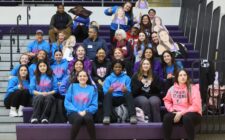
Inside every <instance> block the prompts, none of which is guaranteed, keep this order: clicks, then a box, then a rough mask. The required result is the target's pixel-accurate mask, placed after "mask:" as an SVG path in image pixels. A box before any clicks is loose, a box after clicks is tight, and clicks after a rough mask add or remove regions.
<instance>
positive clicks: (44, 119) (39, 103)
mask: <svg viewBox="0 0 225 140" xmlns="http://www.w3.org/2000/svg"><path fill="white" fill-rule="evenodd" d="M57 89H58V87H57V79H56V78H55V76H53V72H52V70H51V68H50V66H49V65H48V63H47V62H45V61H43V60H41V61H39V62H38V64H37V69H36V71H35V76H34V77H33V78H32V79H31V82H30V93H31V94H32V95H34V97H33V108H34V110H33V115H32V117H31V123H38V121H41V123H48V118H49V115H50V111H51V107H52V104H53V103H54V99H55V97H54V96H53V95H54V94H56V93H57Z"/></svg>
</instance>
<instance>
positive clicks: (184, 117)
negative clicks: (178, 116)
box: [182, 114, 191, 124]
mask: <svg viewBox="0 0 225 140" xmlns="http://www.w3.org/2000/svg"><path fill="white" fill-rule="evenodd" d="M182 121H183V124H189V123H191V118H190V117H189V116H188V115H186V114H185V115H183V118H182Z"/></svg>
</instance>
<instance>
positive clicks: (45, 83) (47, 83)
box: [30, 74, 58, 95]
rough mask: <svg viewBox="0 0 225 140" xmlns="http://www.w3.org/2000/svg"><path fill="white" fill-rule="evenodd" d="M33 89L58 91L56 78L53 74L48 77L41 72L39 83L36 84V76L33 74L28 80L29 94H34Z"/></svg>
mask: <svg viewBox="0 0 225 140" xmlns="http://www.w3.org/2000/svg"><path fill="white" fill-rule="evenodd" d="M34 90H36V91H39V92H49V91H53V90H54V91H55V93H57V91H58V85H57V79H56V77H55V76H52V78H50V77H48V76H47V75H46V74H42V75H41V77H40V83H39V84H38V83H37V81H36V77H35V76H34V77H33V78H32V79H31V81H30V94H32V95H34Z"/></svg>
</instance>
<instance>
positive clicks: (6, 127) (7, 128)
mask: <svg viewBox="0 0 225 140" xmlns="http://www.w3.org/2000/svg"><path fill="white" fill-rule="evenodd" d="M1 133H16V123H4V124H0V134H1Z"/></svg>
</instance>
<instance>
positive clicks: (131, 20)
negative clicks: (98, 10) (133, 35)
mask: <svg viewBox="0 0 225 140" xmlns="http://www.w3.org/2000/svg"><path fill="white" fill-rule="evenodd" d="M111 8H112V12H109V11H108V9H109V8H107V9H105V11H104V13H105V15H107V16H112V15H113V14H115V13H116V11H117V9H118V8H119V7H118V6H113V7H111ZM125 16H126V17H127V19H128V26H127V27H126V30H125V31H127V29H129V28H131V27H132V26H133V17H131V15H130V14H129V13H127V12H125ZM111 26H113V25H111ZM111 28H112V27H111ZM113 28H115V27H113ZM116 29H117V28H116Z"/></svg>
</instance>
